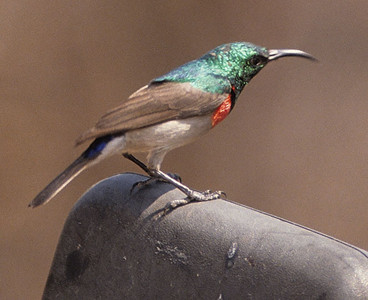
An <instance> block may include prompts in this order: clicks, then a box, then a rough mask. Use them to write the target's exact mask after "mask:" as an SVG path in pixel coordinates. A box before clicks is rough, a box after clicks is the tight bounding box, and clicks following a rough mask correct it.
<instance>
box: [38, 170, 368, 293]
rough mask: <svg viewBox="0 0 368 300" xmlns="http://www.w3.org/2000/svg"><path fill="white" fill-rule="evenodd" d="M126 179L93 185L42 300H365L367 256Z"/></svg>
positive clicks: (233, 207)
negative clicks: (178, 203)
mask: <svg viewBox="0 0 368 300" xmlns="http://www.w3.org/2000/svg"><path fill="white" fill-rule="evenodd" d="M145 179H146V177H144V176H141V175H137V174H122V175H117V176H114V177H111V178H109V179H106V180H104V181H102V182H100V183H98V184H97V185H95V186H94V187H92V188H91V189H90V190H89V191H88V192H87V193H86V194H85V195H84V196H83V197H82V198H81V199H80V200H79V201H78V202H77V204H76V205H75V206H74V208H73V210H72V211H71V213H70V215H69V217H68V219H67V221H66V223H65V226H64V230H63V233H62V235H61V237H60V241H59V245H58V247H57V250H56V253H55V257H54V261H53V264H52V267H51V270H50V274H49V277H48V280H47V284H46V288H45V291H44V295H43V298H44V299H176V300H177V299H368V253H367V252H365V251H364V250H361V249H358V248H356V247H354V246H351V245H349V244H346V243H343V242H340V241H338V240H336V239H334V238H331V237H328V236H325V235H323V234H319V233H317V232H314V231H312V230H309V229H306V228H302V227H301V226H298V225H296V224H291V223H290V222H287V221H284V220H280V219H278V218H275V217H272V216H269V215H266V214H263V213H261V212H258V211H255V210H252V209H250V208H247V207H244V206H241V205H237V204H234V203H231V202H228V201H224V200H214V201H209V202H202V203H195V202H194V203H190V204H188V205H185V206H183V207H179V208H176V209H175V210H173V211H170V212H168V213H167V214H163V213H162V212H163V210H162V209H163V208H164V207H165V205H166V204H167V203H168V202H170V201H172V200H175V199H182V198H183V197H184V195H183V194H182V193H181V192H180V191H178V190H177V189H174V188H173V187H172V186H171V185H170V184H167V183H163V182H158V181H154V182H151V183H148V184H146V185H140V186H137V187H136V188H135V189H133V190H132V192H131V188H132V185H133V184H134V183H136V182H139V181H141V180H145Z"/></svg>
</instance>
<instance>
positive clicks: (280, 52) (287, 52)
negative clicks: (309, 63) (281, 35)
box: [268, 49, 317, 61]
mask: <svg viewBox="0 0 368 300" xmlns="http://www.w3.org/2000/svg"><path fill="white" fill-rule="evenodd" d="M285 56H299V57H304V58H307V59H310V60H313V61H317V59H316V58H315V57H313V56H312V55H310V54H309V53H307V52H304V51H301V50H296V49H271V50H268V61H271V60H276V59H279V58H280V57H285Z"/></svg>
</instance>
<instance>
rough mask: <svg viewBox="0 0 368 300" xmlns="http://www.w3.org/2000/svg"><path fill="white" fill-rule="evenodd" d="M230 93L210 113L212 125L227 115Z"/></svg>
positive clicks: (229, 109) (229, 106) (229, 105)
mask: <svg viewBox="0 0 368 300" xmlns="http://www.w3.org/2000/svg"><path fill="white" fill-rule="evenodd" d="M231 106H232V102H231V94H230V95H229V96H228V97H227V98H226V100H225V101H224V102H222V103H221V105H220V106H219V107H218V108H217V109H216V110H215V111H214V112H213V114H212V118H211V120H212V127H214V126H216V125H217V124H218V123H220V122H221V121H222V120H223V119H225V118H226V117H227V115H228V114H229V113H230V111H231Z"/></svg>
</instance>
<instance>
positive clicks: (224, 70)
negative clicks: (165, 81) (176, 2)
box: [202, 42, 315, 94]
mask: <svg viewBox="0 0 368 300" xmlns="http://www.w3.org/2000/svg"><path fill="white" fill-rule="evenodd" d="M287 56H299V57H304V58H307V59H311V60H315V58H314V57H313V56H312V55H310V54H308V53H306V52H303V51H300V50H295V49H277V50H274V49H272V50H268V49H266V48H264V47H259V46H256V45H254V44H251V43H245V42H237V43H230V44H224V45H221V46H218V47H216V48H215V49H213V50H211V51H209V52H208V53H206V54H205V55H204V56H203V57H202V59H203V60H205V61H206V62H207V64H208V67H209V68H210V69H212V72H215V73H217V74H218V75H220V76H224V77H227V78H228V79H229V80H230V82H231V84H232V85H233V86H234V87H235V88H236V91H237V94H239V93H240V92H241V90H242V89H243V87H244V86H245V85H246V84H247V83H248V82H249V81H250V80H251V79H252V78H253V77H254V76H255V75H256V74H257V73H258V72H259V71H261V70H262V69H263V68H264V67H265V66H266V65H267V64H268V63H269V62H270V61H273V60H276V59H279V58H281V57H287Z"/></svg>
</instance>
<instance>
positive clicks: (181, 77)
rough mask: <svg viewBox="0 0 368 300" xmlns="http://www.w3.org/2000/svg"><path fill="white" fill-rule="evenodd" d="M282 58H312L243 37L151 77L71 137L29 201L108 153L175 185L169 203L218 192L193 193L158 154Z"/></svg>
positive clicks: (224, 108) (216, 119)
mask: <svg viewBox="0 0 368 300" xmlns="http://www.w3.org/2000/svg"><path fill="white" fill-rule="evenodd" d="M289 56H295V57H301V58H306V59H310V60H316V59H315V58H314V57H313V56H312V55H311V54H309V53H307V52H304V51H301V50H296V49H271V50H268V49H267V48H265V47H262V46H257V45H254V44H252V43H248V42H233V43H227V44H223V45H220V46H218V47H216V48H214V49H213V50H210V51H209V52H207V53H206V54H204V55H202V56H201V57H200V58H198V59H195V60H192V61H190V62H188V63H185V64H184V65H181V66H179V67H178V68H176V69H173V70H172V71H169V72H168V73H166V74H164V75H162V76H160V77H157V78H155V79H153V80H151V81H150V82H149V83H148V84H147V85H145V86H143V87H142V88H140V89H139V90H137V91H136V92H135V93H133V94H132V95H131V96H130V97H128V98H127V99H125V100H123V101H122V102H121V103H119V105H118V106H116V107H115V108H113V109H111V110H109V111H107V112H106V113H105V114H104V115H102V117H101V118H100V119H99V120H98V122H97V123H96V124H95V126H93V127H92V128H90V129H89V130H87V131H86V132H84V133H83V134H82V135H80V136H79V137H78V139H77V140H76V145H80V144H82V143H84V142H87V141H90V145H89V146H88V147H87V148H86V150H85V151H84V152H83V153H82V154H81V155H80V156H79V157H78V158H77V159H76V160H75V161H74V162H73V163H71V164H70V165H69V166H68V167H67V168H66V169H65V170H64V171H63V172H62V173H60V174H59V175H58V176H57V177H56V178H55V179H54V180H53V181H51V182H50V183H49V184H48V185H47V186H46V187H45V188H44V189H43V190H42V191H41V192H40V193H39V194H38V195H37V196H36V197H35V198H34V199H33V200H32V201H31V202H30V203H29V206H30V207H37V206H40V205H42V204H45V203H47V202H48V201H50V200H51V199H52V198H53V197H55V195H56V194H58V193H59V192H60V191H61V190H62V189H63V188H64V187H65V186H66V185H67V184H68V183H69V182H70V181H72V180H73V179H74V178H75V177H76V176H77V175H79V174H80V173H81V172H82V171H84V170H86V169H87V168H89V167H91V166H93V165H95V164H97V163H99V162H100V161H102V160H103V159H105V158H107V157H109V156H111V155H114V154H123V155H124V156H125V157H126V158H128V159H129V160H131V161H133V162H134V163H136V164H137V165H138V166H139V167H141V168H142V169H143V170H144V171H145V172H146V173H147V174H148V175H149V177H150V178H154V179H160V180H163V181H165V182H168V183H171V184H173V185H174V186H175V187H176V188H178V189H180V190H181V191H182V192H183V193H184V194H185V195H186V198H185V199H183V200H178V201H177V202H176V203H175V204H174V203H173V206H176V205H179V204H182V203H188V202H190V201H208V200H213V199H219V198H221V197H223V196H224V195H225V193H224V192H221V191H214V192H213V191H209V190H208V191H204V192H202V191H197V190H194V189H191V188H189V187H187V186H186V185H184V184H183V183H182V182H181V180H180V179H179V178H177V177H176V176H172V175H169V174H167V173H164V172H163V171H162V170H161V164H162V162H163V159H164V157H165V155H166V154H167V153H168V152H169V151H171V150H173V149H175V148H177V147H180V146H183V145H186V144H188V143H191V142H194V141H195V140H196V139H199V138H201V137H202V136H203V135H204V134H206V133H207V132H208V131H209V130H211V129H212V128H214V127H216V125H218V124H219V123H220V122H221V121H223V120H224V119H225V118H226V117H227V116H228V115H229V113H230V112H231V111H232V109H233V108H234V106H235V104H236V102H237V99H238V97H239V95H240V93H241V92H242V90H243V88H244V87H245V86H246V85H247V84H248V83H249V82H250V81H251V79H252V78H253V77H254V76H255V75H256V74H258V72H259V71H261V70H262V69H263V68H264V67H265V66H266V65H267V64H268V63H269V62H272V61H274V60H277V59H279V58H283V57H289ZM140 152H146V153H147V164H145V163H143V162H141V161H140V160H138V159H137V158H136V157H135V156H134V154H136V153H140Z"/></svg>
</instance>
